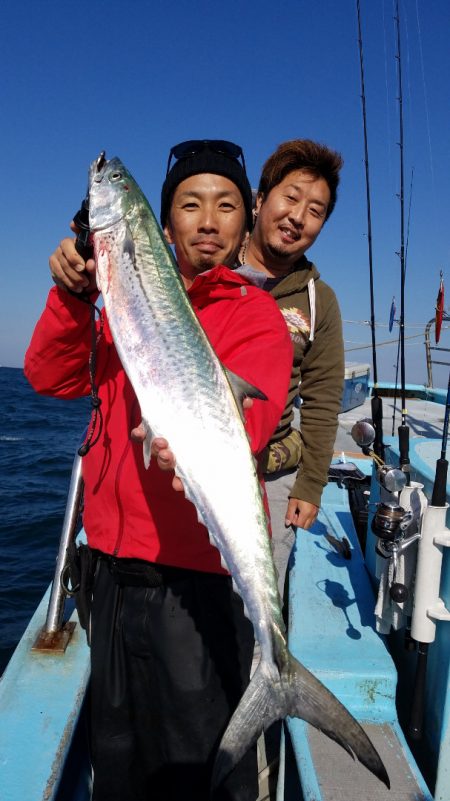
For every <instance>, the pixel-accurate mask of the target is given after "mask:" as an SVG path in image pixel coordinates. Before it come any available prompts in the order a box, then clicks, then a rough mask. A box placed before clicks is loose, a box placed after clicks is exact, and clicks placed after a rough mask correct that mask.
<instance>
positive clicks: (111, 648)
mask: <svg viewBox="0 0 450 801" xmlns="http://www.w3.org/2000/svg"><path fill="white" fill-rule="evenodd" d="M162 574H163V585H162V586H161V587H157V588H154V587H151V588H149V587H136V586H119V585H118V584H117V579H114V578H113V577H112V575H111V572H110V566H109V564H108V562H107V561H106V560H103V559H100V560H99V561H98V563H97V571H96V577H95V585H94V595H93V606H92V634H91V666H92V675H91V730H92V763H93V769H94V792H93V801H147V799H148V801H163V800H164V801H209V800H210V798H211V795H210V777H211V770H212V766H213V762H214V757H215V754H216V751H217V747H218V745H219V742H220V739H221V736H222V734H223V732H224V730H225V728H226V726H227V723H228V721H229V719H230V716H231V714H232V712H233V711H234V709H235V708H236V706H237V704H238V703H239V700H240V698H241V696H242V693H243V691H244V689H245V687H246V686H247V684H248V680H249V671H250V666H251V661H252V653H253V645H254V639H253V628H252V626H251V624H250V622H249V621H248V620H247V618H246V617H245V616H244V613H243V606H242V602H241V600H240V598H239V597H238V596H237V595H236V594H235V593H234V592H233V589H232V585H231V580H230V579H229V578H228V577H226V576H218V575H212V574H209V573H201V572H198V571H190V570H173V569H170V568H168V569H167V575H164V568H163V570H162ZM257 785H258V777H257V757H256V747H255V748H253V749H252V750H251V751H249V752H248V753H247V754H246V756H245V757H244V758H243V759H242V760H241V762H240V763H239V764H238V765H237V767H236V768H235V770H234V771H233V772H232V773H231V774H230V775H229V777H228V778H227V779H226V780H225V782H224V783H223V784H222V786H221V787H220V788H218V790H217V792H216V793H215V794H214V796H213V797H212V798H213V801H254V799H256V798H257V795H258V787H257Z"/></svg>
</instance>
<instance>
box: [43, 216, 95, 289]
mask: <svg viewBox="0 0 450 801" xmlns="http://www.w3.org/2000/svg"><path fill="white" fill-rule="evenodd" d="M70 227H71V229H72V231H74V233H77V230H78V229H77V228H76V226H75V224H74V223H71V226H70ZM49 265H50V272H51V274H52V278H53V280H54V282H55V284H56V285H57V286H58V287H59V288H60V289H64V290H66V291H68V290H70V291H71V292H77V293H80V292H83V291H84V292H88V293H90V292H94V291H96V290H97V282H96V277H95V261H94V259H88V260H87V261H86V262H85V261H84V259H83V258H82V257H81V256H80V255H79V253H78V252H77V250H76V248H75V239H72V238H71V237H66V238H65V239H63V240H62V241H61V242H60V243H59V245H58V247H57V248H56V250H55V251H54V252H53V253H52V255H51V256H50V258H49Z"/></svg>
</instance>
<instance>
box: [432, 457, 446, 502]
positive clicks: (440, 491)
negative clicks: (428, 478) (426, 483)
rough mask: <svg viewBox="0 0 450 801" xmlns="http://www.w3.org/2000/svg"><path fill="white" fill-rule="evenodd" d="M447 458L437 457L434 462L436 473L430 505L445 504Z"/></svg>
mask: <svg viewBox="0 0 450 801" xmlns="http://www.w3.org/2000/svg"><path fill="white" fill-rule="evenodd" d="M447 471H448V461H447V459H438V460H437V462H436V475H435V478H434V484H433V494H432V496H431V505H432V506H445V503H446V500H447Z"/></svg>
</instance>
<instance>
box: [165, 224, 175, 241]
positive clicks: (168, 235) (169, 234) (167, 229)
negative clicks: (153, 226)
mask: <svg viewBox="0 0 450 801" xmlns="http://www.w3.org/2000/svg"><path fill="white" fill-rule="evenodd" d="M163 232H164V236H165V237H166V242H167V244H168V245H173V244H174V241H173V236H172V229H171V227H170V225H169V223H167V224H166V225H165V226H164V228H163Z"/></svg>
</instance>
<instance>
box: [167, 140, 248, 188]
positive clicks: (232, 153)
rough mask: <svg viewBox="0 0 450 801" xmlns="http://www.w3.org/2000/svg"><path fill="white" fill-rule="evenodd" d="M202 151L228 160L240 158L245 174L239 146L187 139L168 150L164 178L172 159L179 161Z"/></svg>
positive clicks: (242, 156) (230, 143)
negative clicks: (210, 152)
mask: <svg viewBox="0 0 450 801" xmlns="http://www.w3.org/2000/svg"><path fill="white" fill-rule="evenodd" d="M203 150H212V152H213V153H218V154H219V155H221V156H228V158H232V159H239V158H240V159H241V160H242V167H243V169H244V172H246V169H245V159H244V154H243V152H242V148H241V147H240V146H239V145H235V144H234V142H227V140H226V139H188V140H187V141H186V142H180V144H179V145H174V146H173V147H172V148H171V149H170V153H169V158H168V161H167V171H166V178H167V176H168V174H169V170H170V165H171V163H172V158H175V159H177V161H179V160H180V159H185V158H188V157H189V156H195V155H197V153H201V152H202V151H203Z"/></svg>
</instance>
